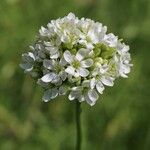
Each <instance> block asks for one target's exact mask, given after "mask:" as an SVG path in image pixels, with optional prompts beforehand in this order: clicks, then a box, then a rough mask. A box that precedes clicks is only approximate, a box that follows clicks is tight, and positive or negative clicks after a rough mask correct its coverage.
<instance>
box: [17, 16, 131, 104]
mask: <svg viewBox="0 0 150 150" xmlns="http://www.w3.org/2000/svg"><path fill="white" fill-rule="evenodd" d="M106 32H107V27H106V26H103V25H102V24H101V23H99V22H95V21H93V20H91V19H86V18H81V19H79V18H78V17H76V16H75V15H74V14H73V13H69V14H68V15H67V16H65V17H63V18H59V19H56V20H51V21H50V22H49V23H48V24H47V27H43V26H42V27H41V29H40V30H39V36H38V38H37V40H36V42H35V43H34V44H33V46H30V52H28V53H25V54H23V55H22V63H21V64H20V67H21V68H22V69H24V71H25V73H29V74H30V75H31V76H32V77H33V78H34V79H36V80H37V84H39V85H40V86H41V87H42V88H43V89H44V90H45V93H44V95H43V98H42V99H43V101H45V102H48V101H50V100H51V99H54V98H56V97H57V96H59V95H65V94H67V93H69V95H68V99H69V100H71V101H72V100H78V101H80V102H83V101H86V102H87V103H88V104H89V105H91V106H93V105H94V104H95V103H96V101H97V100H98V98H99V94H103V92H104V89H105V87H106V86H109V87H111V86H113V85H114V81H115V79H116V78H118V77H123V78H126V77H128V74H129V72H130V70H131V66H132V64H131V63H130V61H131V57H130V53H129V46H128V45H126V44H125V43H122V42H121V40H119V39H118V37H117V36H115V35H114V34H113V33H106Z"/></svg>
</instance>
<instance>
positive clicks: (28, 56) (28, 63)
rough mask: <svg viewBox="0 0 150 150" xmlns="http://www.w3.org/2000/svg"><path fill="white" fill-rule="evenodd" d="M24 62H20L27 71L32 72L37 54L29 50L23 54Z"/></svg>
mask: <svg viewBox="0 0 150 150" xmlns="http://www.w3.org/2000/svg"><path fill="white" fill-rule="evenodd" d="M22 61H23V63H22V64H20V67H21V68H23V69H24V70H25V72H30V71H31V70H32V69H33V63H34V61H35V56H34V54H33V53H31V52H28V53H25V54H22Z"/></svg>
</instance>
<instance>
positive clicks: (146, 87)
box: [0, 0, 150, 150]
mask: <svg viewBox="0 0 150 150" xmlns="http://www.w3.org/2000/svg"><path fill="white" fill-rule="evenodd" d="M69 12H73V13H75V14H76V15H77V16H78V17H88V18H91V19H93V20H96V21H99V22H102V23H103V24H104V25H107V26H108V32H113V33H114V34H116V35H118V36H119V37H120V38H123V39H124V41H126V43H127V44H129V45H130V48H131V51H130V52H131V56H132V63H133V64H134V66H133V68H132V71H131V73H130V75H129V78H128V79H119V80H117V81H116V82H115V86H114V87H113V88H107V89H106V90H105V92H104V94H103V95H102V96H101V97H100V99H99V100H98V101H97V103H96V105H95V106H94V107H90V106H89V105H88V104H86V103H82V109H83V112H82V129H83V145H82V146H83V150H150V1H149V0H112V1H110V0H0V150H74V147H75V139H76V130H75V121H74V117H75V103H74V102H70V101H69V100H67V97H63V98H62V97H61V98H58V99H56V100H53V101H51V102H49V103H44V102H42V100H41V97H42V94H43V91H42V89H41V88H40V87H38V86H36V87H35V86H34V81H33V80H32V79H31V78H30V77H29V76H28V75H25V74H24V73H23V71H22V70H21V69H20V68H19V63H20V61H21V54H22V53H23V52H25V51H26V50H27V48H28V45H29V44H31V43H32V42H33V41H34V40H35V35H36V34H37V32H38V29H39V28H40V26H42V25H44V26H46V24H47V23H48V22H49V21H50V20H51V19H56V18H58V17H63V16H65V15H67V14H68V13H69Z"/></svg>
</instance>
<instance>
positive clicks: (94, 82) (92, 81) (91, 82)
mask: <svg viewBox="0 0 150 150" xmlns="http://www.w3.org/2000/svg"><path fill="white" fill-rule="evenodd" d="M95 85H96V79H95V78H92V79H91V81H90V87H91V89H94V87H95Z"/></svg>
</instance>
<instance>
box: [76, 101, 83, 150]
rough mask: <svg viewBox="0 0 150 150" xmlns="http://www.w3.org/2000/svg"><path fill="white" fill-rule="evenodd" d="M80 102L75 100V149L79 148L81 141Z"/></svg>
mask: <svg viewBox="0 0 150 150" xmlns="http://www.w3.org/2000/svg"><path fill="white" fill-rule="evenodd" d="M81 112H82V110H81V103H80V102H79V101H78V100H76V130H77V136H76V137H77V139H76V150H81V143H82V130H81Z"/></svg>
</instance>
